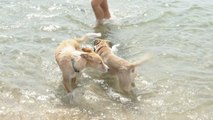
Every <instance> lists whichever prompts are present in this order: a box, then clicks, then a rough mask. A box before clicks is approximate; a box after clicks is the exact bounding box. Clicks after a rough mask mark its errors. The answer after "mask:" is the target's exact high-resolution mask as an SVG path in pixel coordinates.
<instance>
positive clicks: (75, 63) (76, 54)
mask: <svg viewBox="0 0 213 120" xmlns="http://www.w3.org/2000/svg"><path fill="white" fill-rule="evenodd" d="M99 36H100V34H96V33H90V34H87V35H85V36H83V37H81V38H76V39H72V40H65V41H63V42H61V43H60V45H59V46H58V47H57V49H56V51H55V59H56V61H57V63H58V65H59V67H60V69H61V71H62V76H63V84H64V87H65V89H66V91H67V92H68V93H69V94H68V95H71V92H72V90H73V89H74V87H75V85H76V83H75V82H76V75H77V74H78V73H79V71H81V70H83V69H84V68H87V67H91V68H95V69H97V70H100V71H102V72H107V71H108V70H109V68H108V66H107V65H106V64H104V62H103V60H102V58H101V57H100V56H99V55H98V54H97V53H95V52H92V51H90V50H88V49H86V48H85V49H82V50H81V47H80V43H82V42H84V41H86V40H87V39H89V38H94V37H99ZM70 84H71V85H70Z"/></svg>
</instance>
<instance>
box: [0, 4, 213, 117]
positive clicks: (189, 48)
mask: <svg viewBox="0 0 213 120" xmlns="http://www.w3.org/2000/svg"><path fill="white" fill-rule="evenodd" d="M109 4H110V10H111V12H112V13H113V15H114V16H115V17H113V19H112V20H110V21H109V22H108V23H106V24H105V25H104V26H100V27H99V28H96V29H93V26H94V24H95V19H94V15H93V12H92V9H91V7H90V1H89V0H87V1H86V0H78V1H73V0H64V1H62V0H48V1H43V0H36V1H35V0H10V1H8V0H1V1H0V13H1V17H0V118H1V120H17V119H21V120H29V119H36V120H37V119H45V120H54V119H57V120H66V119H73V120H74V119H76V120H79V119H80V120H88V119H91V120H102V119H103V120H171V119H172V120H212V119H213V48H212V46H213V40H212V38H213V21H212V20H213V14H212V13H213V3H212V1H211V0H165V1H161V0H149V1H148V0H145V1H141V0H127V1H126V2H123V1H122V0H116V1H113V0H109ZM88 32H101V33H102V34H103V38H106V39H109V40H111V41H112V42H113V43H114V44H120V46H119V47H118V51H117V55H118V56H121V57H123V58H125V59H127V60H129V61H135V60H137V59H139V58H141V57H142V56H143V55H144V54H145V53H152V54H153V58H152V60H151V61H149V62H147V63H146V64H144V65H143V66H141V67H139V68H138V69H137V73H138V75H137V77H136V80H135V81H136V88H135V93H136V95H137V96H136V97H135V99H134V100H133V99H130V98H128V97H126V96H123V95H121V94H119V93H118V92H116V90H115V89H114V87H113V86H114V79H110V78H108V77H103V76H102V75H101V73H99V72H97V71H95V70H92V69H89V70H86V71H84V72H83V74H82V75H81V76H79V78H78V81H77V82H78V87H77V88H76V89H75V91H74V94H75V98H74V100H75V105H70V104H69V100H68V98H67V96H66V93H65V90H64V88H63V86H62V83H61V72H60V70H59V68H58V66H57V64H56V62H55V59H54V50H55V48H56V46H57V45H58V43H60V42H61V41H62V40H64V39H69V38H73V37H77V36H81V35H83V34H85V33H88ZM88 44H90V43H88Z"/></svg>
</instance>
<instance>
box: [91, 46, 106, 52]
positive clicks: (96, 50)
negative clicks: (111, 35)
mask: <svg viewBox="0 0 213 120" xmlns="http://www.w3.org/2000/svg"><path fill="white" fill-rule="evenodd" d="M103 47H106V46H100V47H99V48H97V49H96V48H94V51H95V52H96V53H98V51H99V50H101V49H102V48H103Z"/></svg>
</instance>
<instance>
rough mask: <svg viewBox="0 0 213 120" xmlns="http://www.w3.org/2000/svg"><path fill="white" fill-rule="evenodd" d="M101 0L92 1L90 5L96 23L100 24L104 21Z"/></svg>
mask: <svg viewBox="0 0 213 120" xmlns="http://www.w3.org/2000/svg"><path fill="white" fill-rule="evenodd" d="M102 2H103V0H92V1H91V5H92V8H93V12H94V14H95V17H96V20H97V22H101V21H102V20H103V19H104V11H103V8H102V7H101V3H102Z"/></svg>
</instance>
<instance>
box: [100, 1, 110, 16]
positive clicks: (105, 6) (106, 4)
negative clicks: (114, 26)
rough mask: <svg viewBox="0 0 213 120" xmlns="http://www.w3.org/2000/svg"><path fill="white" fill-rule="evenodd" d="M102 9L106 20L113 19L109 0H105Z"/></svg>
mask: <svg viewBox="0 0 213 120" xmlns="http://www.w3.org/2000/svg"><path fill="white" fill-rule="evenodd" d="M101 8H102V9H103V12H104V18H105V19H109V18H110V17H111V15H110V12H109V7H108V1H107V0H103V2H102V3H101Z"/></svg>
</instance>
